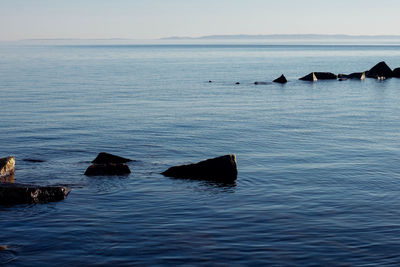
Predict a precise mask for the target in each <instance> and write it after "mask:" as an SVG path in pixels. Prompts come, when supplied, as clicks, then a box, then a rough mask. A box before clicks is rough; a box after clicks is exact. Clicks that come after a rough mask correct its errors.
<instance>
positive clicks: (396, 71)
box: [393, 68, 400, 78]
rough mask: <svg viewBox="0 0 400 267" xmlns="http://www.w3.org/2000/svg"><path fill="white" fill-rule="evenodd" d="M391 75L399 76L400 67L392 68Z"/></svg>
mask: <svg viewBox="0 0 400 267" xmlns="http://www.w3.org/2000/svg"><path fill="white" fill-rule="evenodd" d="M393 77H395V78H400V68H395V69H394V70H393Z"/></svg>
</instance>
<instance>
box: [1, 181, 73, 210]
mask: <svg viewBox="0 0 400 267" xmlns="http://www.w3.org/2000/svg"><path fill="white" fill-rule="evenodd" d="M70 191H71V190H70V189H69V188H67V187H65V186H38V185H29V184H17V183H14V184H10V183H0V205H14V204H29V203H39V202H41V203H45V202H55V201H60V200H63V199H65V198H66V197H67V195H68V194H69V192H70Z"/></svg>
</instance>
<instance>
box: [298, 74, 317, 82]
mask: <svg viewBox="0 0 400 267" xmlns="http://www.w3.org/2000/svg"><path fill="white" fill-rule="evenodd" d="M299 80H302V81H309V82H316V81H318V79H317V76H316V75H315V73H314V72H311V73H310V74H308V75H306V76H304V77H301V78H300V79H299Z"/></svg>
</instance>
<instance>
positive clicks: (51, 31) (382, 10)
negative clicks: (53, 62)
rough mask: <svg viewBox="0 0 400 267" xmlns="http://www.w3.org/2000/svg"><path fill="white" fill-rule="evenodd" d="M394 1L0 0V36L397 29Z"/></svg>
mask: <svg viewBox="0 0 400 267" xmlns="http://www.w3.org/2000/svg"><path fill="white" fill-rule="evenodd" d="M399 13H400V1H399V0H381V1H376V0H347V1H346V0H336V1H333V0H331V1H329V0H303V1H298V0H273V1H269V0H264V1H263V0H242V1H239V0H65V1H62V0H0V40H2V41H5V40H20V39H30V38H133V39H148V38H160V37H168V36H193V37H195V36H202V35H214V34H292V33H294V34H299V33H321V34H354V35H358V34H366V35H375V34H383V35H400V28H399V25H400V15H399Z"/></svg>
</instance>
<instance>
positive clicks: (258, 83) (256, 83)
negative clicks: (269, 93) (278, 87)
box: [254, 82, 268, 85]
mask: <svg viewBox="0 0 400 267" xmlns="http://www.w3.org/2000/svg"><path fill="white" fill-rule="evenodd" d="M254 84H255V85H260V84H264V85H265V84H268V83H267V82H254Z"/></svg>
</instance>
